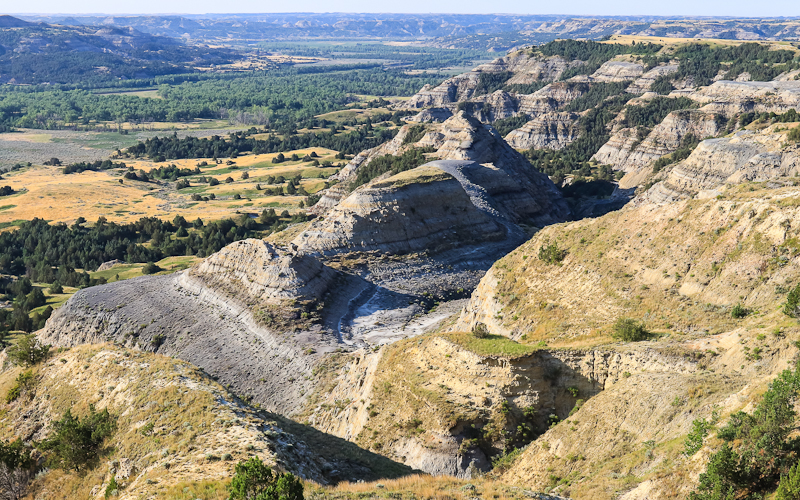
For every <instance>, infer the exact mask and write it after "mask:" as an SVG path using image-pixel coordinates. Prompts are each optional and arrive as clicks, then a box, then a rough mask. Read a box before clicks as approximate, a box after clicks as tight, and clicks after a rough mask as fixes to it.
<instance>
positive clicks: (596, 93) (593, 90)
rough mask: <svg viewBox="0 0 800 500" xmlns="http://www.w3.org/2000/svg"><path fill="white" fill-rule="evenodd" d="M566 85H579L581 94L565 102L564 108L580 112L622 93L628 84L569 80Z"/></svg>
mask: <svg viewBox="0 0 800 500" xmlns="http://www.w3.org/2000/svg"><path fill="white" fill-rule="evenodd" d="M567 85H574V86H576V87H579V88H580V90H581V91H582V93H583V95H581V96H580V97H578V98H577V99H575V100H573V101H571V102H570V103H569V104H567V106H566V107H565V108H564V110H565V111H572V112H575V113H580V112H582V111H586V110H587V109H591V108H593V107H595V106H597V105H598V104H600V103H601V102H603V101H604V100H606V99H607V98H609V97H611V96H614V95H618V94H622V93H623V92H625V89H626V88H627V87H628V85H629V84H628V83H627V82H596V83H592V84H588V83H572V82H569V83H567Z"/></svg>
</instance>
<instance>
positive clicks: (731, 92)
mask: <svg viewBox="0 0 800 500" xmlns="http://www.w3.org/2000/svg"><path fill="white" fill-rule="evenodd" d="M673 93H674V94H675V95H685V96H686V97H689V98H690V99H693V100H695V101H697V102H699V103H702V104H706V105H707V106H706V109H708V110H709V111H712V112H715V113H723V114H725V115H726V116H733V115H735V114H737V113H742V112H749V111H756V112H758V113H763V112H775V113H785V112H786V111H788V110H789V109H791V108H795V109H797V108H798V107H800V82H799V81H796V80H791V81H771V82H735V81H729V80H720V81H717V82H714V83H712V84H711V85H709V86H707V87H701V88H699V89H696V90H694V89H692V90H687V91H676V92H673Z"/></svg>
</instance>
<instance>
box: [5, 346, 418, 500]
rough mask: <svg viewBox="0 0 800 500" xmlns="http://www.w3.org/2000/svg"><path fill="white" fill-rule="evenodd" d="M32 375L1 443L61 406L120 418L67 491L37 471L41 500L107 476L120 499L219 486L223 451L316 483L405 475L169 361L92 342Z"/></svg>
mask: <svg viewBox="0 0 800 500" xmlns="http://www.w3.org/2000/svg"><path fill="white" fill-rule="evenodd" d="M3 358H5V356H3ZM21 372H22V369H21V368H18V367H8V366H6V368H5V369H4V370H3V371H2V372H0V384H2V385H3V386H4V387H6V386H10V385H11V384H12V383H13V381H14V379H15V378H16V377H17V376H18V375H19V374H20V373H21ZM33 373H34V377H35V379H36V383H35V384H34V387H33V388H32V389H31V390H29V391H25V392H23V394H21V395H20V397H19V398H17V399H16V400H15V401H13V402H11V403H10V404H7V405H5V407H4V408H3V412H4V414H3V425H2V426H0V438H2V439H3V440H4V441H5V440H13V439H16V438H20V439H22V440H23V441H30V440H36V441H41V440H43V439H45V438H47V437H49V436H50V435H51V433H52V431H53V422H54V421H55V420H57V419H61V418H62V415H63V414H64V412H66V411H67V410H71V412H72V415H73V416H76V417H81V418H83V417H85V415H86V414H87V413H88V411H89V406H90V405H94V406H95V407H96V408H97V410H99V411H100V410H104V409H107V410H108V411H109V413H111V414H112V415H113V416H115V417H116V424H117V425H116V430H115V431H114V433H113V435H112V436H111V438H109V439H108V441H107V443H106V445H107V447H106V448H105V450H104V453H103V454H102V459H101V460H100V461H99V462H100V463H99V464H97V466H96V467H94V468H93V469H94V470H92V471H91V472H90V473H89V474H81V475H78V474H75V475H74V476H72V477H70V476H67V478H69V479H70V480H71V482H70V483H69V484H70V486H69V488H65V487H64V482H63V481H64V479H65V475H63V474H52V473H51V474H43V475H41V476H39V477H37V480H36V483H35V485H34V488H35V490H34V491H35V492H36V495H35V496H36V497H37V498H48V499H59V500H60V499H71V498H91V499H98V500H99V499H103V498H105V491H106V488H107V486H108V483H109V482H110V480H111V478H112V477H115V479H116V481H117V484H118V485H119V486H120V487H119V489H118V493H117V494H115V496H117V495H118V496H117V498H120V499H125V500H132V499H138V498H152V497H154V496H156V495H157V494H158V491H157V490H159V489H161V488H163V485H164V484H176V483H180V482H187V483H189V482H202V481H220V482H224V481H227V480H228V479H229V478H230V476H231V475H232V470H231V469H232V467H231V465H230V464H231V462H230V461H228V460H225V459H222V458H223V457H226V455H230V460H232V461H236V462H238V461H240V460H246V459H247V458H249V457H250V456H253V455H257V456H259V457H260V458H261V459H262V460H263V461H264V462H265V463H267V464H268V465H269V466H271V467H276V466H277V467H280V468H282V469H285V470H288V471H290V472H292V473H294V474H296V475H299V476H300V477H302V478H304V479H307V480H312V481H316V482H318V483H321V484H330V483H335V482H338V481H342V480H349V481H356V480H364V479H367V480H368V479H369V478H371V479H373V480H375V479H381V478H382V477H397V476H401V475H405V474H408V473H409V472H411V471H410V469H409V468H408V467H404V466H402V465H400V464H398V463H392V462H391V461H390V460H387V459H385V458H383V457H381V456H379V455H376V454H374V453H370V452H367V451H364V450H361V449H359V448H358V447H357V446H355V445H352V444H350V443H346V442H343V441H342V440H341V439H337V438H335V437H333V436H330V435H326V434H323V433H321V432H319V431H316V430H314V429H313V428H311V427H307V426H303V425H300V424H297V423H295V422H292V421H291V420H289V419H286V418H284V417H281V416H279V415H275V414H270V413H266V412H264V411H263V410H262V411H256V410H255V409H253V408H251V407H249V406H247V405H245V404H244V403H242V402H241V401H240V400H239V399H238V398H237V397H235V396H234V395H233V394H231V393H229V392H228V391H227V390H226V389H225V388H224V387H223V386H222V385H220V384H219V383H217V382H215V381H213V380H212V379H211V378H210V377H209V376H208V375H206V374H205V373H204V372H203V371H202V370H199V369H198V368H197V367H195V366H193V365H191V364H189V363H187V362H185V361H181V360H177V359H174V358H171V357H167V356H161V355H157V354H153V353H146V352H141V351H135V350H130V349H125V348H120V347H116V346H113V345H111V344H94V345H86V346H79V347H74V348H71V349H67V350H64V351H62V352H59V353H58V355H57V356H54V357H52V358H50V359H49V360H48V361H45V362H44V363H42V364H40V365H38V366H37V367H35V368H34V369H33ZM156 443H157V445H156ZM164 450H169V453H165V452H164ZM209 457H211V458H209ZM220 459H222V460H220Z"/></svg>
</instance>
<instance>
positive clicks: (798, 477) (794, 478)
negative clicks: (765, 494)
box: [775, 464, 800, 500]
mask: <svg viewBox="0 0 800 500" xmlns="http://www.w3.org/2000/svg"><path fill="white" fill-rule="evenodd" d="M775 500H800V467H798V464H794V465H793V466H792V468H791V469H789V474H787V475H785V476H783V477H781V482H780V483H779V484H778V491H776V492H775Z"/></svg>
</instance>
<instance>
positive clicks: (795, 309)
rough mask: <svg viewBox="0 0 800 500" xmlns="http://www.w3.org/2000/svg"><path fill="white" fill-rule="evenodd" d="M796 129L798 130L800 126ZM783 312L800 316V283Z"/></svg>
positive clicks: (794, 316)
mask: <svg viewBox="0 0 800 500" xmlns="http://www.w3.org/2000/svg"><path fill="white" fill-rule="evenodd" d="M797 130H800V127H798V128H797ZM783 314H785V315H787V316H791V317H792V318H798V317H800V285H797V286H796V287H794V289H793V290H792V291H791V292H789V295H787V296H786V302H785V303H784V304H783Z"/></svg>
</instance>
